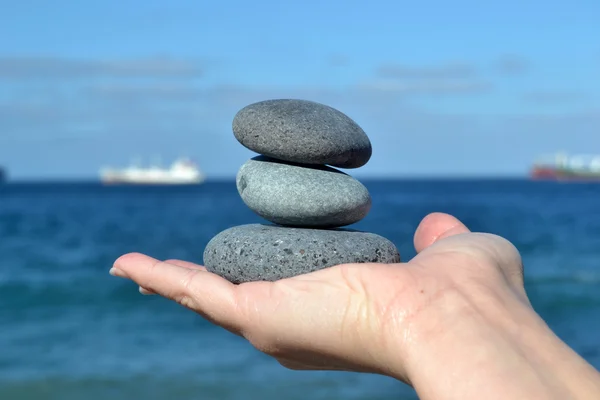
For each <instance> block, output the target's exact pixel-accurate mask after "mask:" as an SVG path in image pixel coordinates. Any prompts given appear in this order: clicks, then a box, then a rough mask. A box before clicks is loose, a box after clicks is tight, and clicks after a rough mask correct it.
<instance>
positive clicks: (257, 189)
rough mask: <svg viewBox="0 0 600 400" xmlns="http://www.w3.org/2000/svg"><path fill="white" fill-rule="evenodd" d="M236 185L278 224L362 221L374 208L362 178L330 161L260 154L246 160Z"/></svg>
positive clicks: (334, 224)
mask: <svg viewBox="0 0 600 400" xmlns="http://www.w3.org/2000/svg"><path fill="white" fill-rule="evenodd" d="M236 185H237V189H238V192H239V194H240V196H241V198H242V200H243V201H244V203H246V205H247V206H248V207H249V208H250V209H251V210H252V211H254V212H255V213H257V214H258V215H260V216H261V217H263V218H265V219H266V220H268V221H271V222H274V223H276V224H279V225H285V226H295V227H312V228H334V227H340V226H345V225H350V224H353V223H355V222H358V221H360V220H361V219H363V218H364V217H365V216H366V215H367V213H368V212H369V210H370V209H371V196H370V195H369V191H368V190H367V188H366V187H365V186H364V185H363V184H362V183H360V182H359V181H358V180H356V179H354V178H353V177H351V176H349V175H347V174H345V173H343V172H341V171H338V170H336V169H334V168H330V167H326V166H307V165H301V164H294V163H290V162H284V161H280V160H274V159H271V158H268V157H265V156H258V157H254V158H252V159H250V160H248V161H247V162H246V163H245V164H244V165H242V167H241V168H240V170H239V171H238V173H237V177H236Z"/></svg>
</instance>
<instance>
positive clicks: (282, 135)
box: [233, 99, 372, 168]
mask: <svg viewBox="0 0 600 400" xmlns="http://www.w3.org/2000/svg"><path fill="white" fill-rule="evenodd" d="M233 133H234V135H235V137H236V139H237V140H238V141H239V142H240V143H241V144H242V145H244V146H245V147H247V148H248V149H250V150H252V151H255V152H257V153H259V154H263V155H266V156H269V157H272V158H276V159H279V160H284V161H291V162H296V163H302V164H313V165H326V164H329V165H332V166H334V167H339V168H359V167H361V166H363V165H365V164H366V163H367V162H368V161H369V159H370V158H371V153H372V148H371V142H370V140H369V138H368V136H367V135H366V134H365V132H364V131H363V130H362V128H361V127H360V126H358V124H356V122H354V121H353V120H352V119H350V118H349V117H348V116H347V115H345V114H343V113H342V112H340V111H338V110H336V109H334V108H331V107H329V106H326V105H323V104H320V103H315V102H312V101H307V100H293V99H280V100H266V101H261V102H258V103H254V104H250V105H248V106H246V107H244V108H242V109H241V110H240V111H239V112H238V113H237V114H236V115H235V117H234V119H233Z"/></svg>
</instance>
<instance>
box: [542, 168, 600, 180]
mask: <svg viewBox="0 0 600 400" xmlns="http://www.w3.org/2000/svg"><path fill="white" fill-rule="evenodd" d="M531 178H532V179H534V180H547V181H567V182H600V172H585V171H573V170H568V169H560V168H552V167H536V168H533V169H532V171H531Z"/></svg>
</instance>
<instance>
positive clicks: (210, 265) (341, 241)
mask: <svg viewBox="0 0 600 400" xmlns="http://www.w3.org/2000/svg"><path fill="white" fill-rule="evenodd" d="M369 262H372V263H397V262H400V255H399V253H398V249H397V248H396V246H395V245H394V244H393V243H392V242H390V241H389V240H388V239H386V238H384V237H382V236H379V235H376V234H374V233H368V232H359V231H352V230H346V229H335V230H325V229H305V228H289V227H283V226H277V225H262V224H250V225H240V226H236V227H233V228H229V229H226V230H224V231H223V232H221V233H219V234H218V235H217V236H215V237H214V238H212V239H211V241H210V242H209V243H208V245H207V246H206V249H205V250H204V265H205V267H206V269H207V270H208V271H210V272H213V273H215V274H217V275H220V276H222V277H224V278H225V279H227V280H228V281H230V282H233V283H243V282H251V281H275V280H278V279H284V278H289V277H292V276H296V275H301V274H305V273H308V272H312V271H316V270H319V269H323V268H327V267H332V266H334V265H339V264H347V263H369Z"/></svg>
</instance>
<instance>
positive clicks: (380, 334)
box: [111, 214, 527, 382]
mask: <svg viewBox="0 0 600 400" xmlns="http://www.w3.org/2000/svg"><path fill="white" fill-rule="evenodd" d="M414 242H415V248H416V250H417V252H418V255H417V256H416V257H415V258H414V259H412V260H411V261H409V262H407V263H399V264H345V265H338V266H335V267H330V268H327V269H323V270H320V271H316V272H312V273H309V274H305V275H300V276H296V277H293V278H289V279H283V280H280V281H276V282H251V283H243V284H239V285H234V284H232V283H230V282H228V281H226V280H225V279H223V278H221V277H219V276H217V275H215V274H213V273H210V272H207V271H206V270H205V269H204V268H203V267H202V266H199V265H196V264H192V263H189V262H186V261H180V260H169V261H159V260H156V259H153V258H151V257H148V256H145V255H142V254H137V253H133V254H127V255H124V256H122V257H120V258H119V259H118V260H117V261H116V262H115V265H114V267H113V269H112V270H111V273H112V274H114V275H117V276H121V277H125V278H129V279H131V280H133V281H135V282H136V283H137V284H138V285H140V290H141V291H142V293H156V294H159V295H162V296H164V297H166V298H169V299H172V300H174V301H176V302H178V303H180V304H182V305H183V306H185V307H187V308H189V309H191V310H194V311H195V312H197V313H199V314H201V315H202V316H204V317H205V318H207V319H208V320H210V321H212V322H213V323H215V324H218V325H220V326H222V327H224V328H225V329H227V330H229V331H231V332H234V333H236V334H238V335H241V336H243V337H244V338H246V339H248V340H249V341H250V342H251V343H252V344H253V345H254V346H255V347H256V348H258V349H259V350H261V351H263V352H265V353H266V354H269V355H271V356H273V357H275V358H276V359H277V360H278V361H279V362H280V363H281V364H282V365H284V366H286V367H288V368H292V369H323V370H351V371H362V372H374V373H381V374H386V375H394V376H396V377H399V379H402V380H404V381H406V382H408V381H409V377H408V374H407V365H408V362H409V361H410V360H411V359H413V358H415V357H416V353H415V349H416V348H418V347H419V343H422V342H423V341H427V340H430V339H431V338H433V337H435V335H436V334H439V329H440V323H441V321H444V322H445V325H444V329H448V328H449V327H451V326H452V325H453V324H454V325H455V326H456V329H461V326H460V322H457V321H458V320H457V318H459V317H460V315H461V313H467V312H470V311H469V310H470V308H469V307H467V305H468V304H470V303H471V302H473V301H474V300H473V299H474V297H473V296H477V291H478V290H480V291H492V292H510V293H511V294H512V295H513V297H514V298H515V299H516V301H522V302H525V303H527V298H526V296H525V292H524V290H523V277H522V267H521V260H520V257H519V254H518V252H517V251H516V250H515V249H514V247H513V246H512V245H511V244H510V243H509V242H507V241H505V240H504V239H501V238H499V237H496V236H493V235H486V234H476V233H470V232H469V230H468V229H467V228H466V227H465V226H464V225H463V224H462V223H460V222H459V221H458V220H456V219H455V218H453V217H451V216H449V215H446V214H431V215H429V216H428V217H426V218H425V219H424V220H423V221H422V222H421V224H420V226H419V228H418V229H417V231H416V233H415V238H414ZM501 294H502V293H498V295H501Z"/></svg>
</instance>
